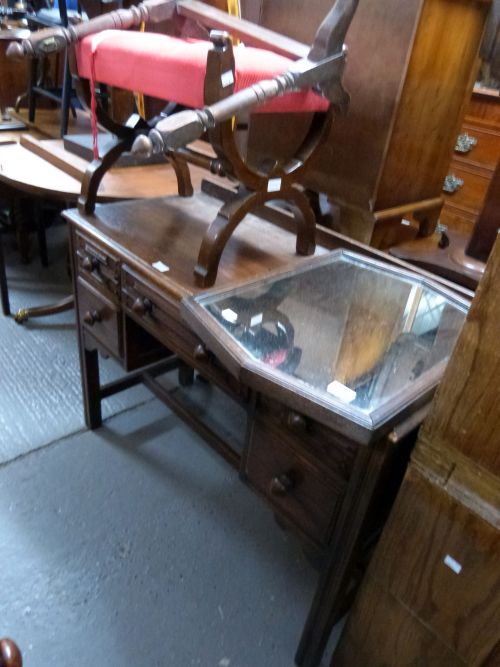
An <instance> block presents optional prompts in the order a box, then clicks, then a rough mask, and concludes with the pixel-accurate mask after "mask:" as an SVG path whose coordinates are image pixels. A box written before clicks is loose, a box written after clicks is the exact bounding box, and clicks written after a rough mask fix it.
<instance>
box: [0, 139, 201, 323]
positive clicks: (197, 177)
mask: <svg viewBox="0 0 500 667" xmlns="http://www.w3.org/2000/svg"><path fill="white" fill-rule="evenodd" d="M14 136H15V135H11V133H9V136H6V137H5V140H4V141H5V143H3V144H2V143H1V141H2V137H0V185H2V184H3V185H4V186H6V187H7V188H8V189H10V190H11V191H13V192H15V193H16V194H21V195H23V194H24V195H28V196H30V197H35V198H37V199H39V200H40V199H46V200H50V201H56V202H65V203H66V204H67V205H68V207H70V206H71V205H74V204H75V203H76V202H77V199H78V197H79V195H80V189H81V179H82V178H83V174H84V173H85V170H86V168H87V166H88V164H89V163H88V162H87V161H86V160H84V159H83V158H80V157H78V156H76V155H73V154H71V153H68V151H66V150H65V149H64V146H63V142H62V140H59V139H45V140H39V139H36V138H34V137H31V136H29V135H28V136H27V135H20V137H19V139H20V141H19V142H18V141H16V142H14V141H13V138H14ZM204 173H205V172H203V170H201V169H197V168H196V167H193V168H192V176H193V185H195V187H196V185H197V184H199V182H201V178H202V174H204ZM176 192H177V180H176V178H175V174H174V171H173V169H172V168H171V166H170V165H169V164H168V163H167V162H165V163H161V164H149V165H142V166H133V167H118V168H115V169H111V170H110V171H109V172H108V173H107V174H106V175H105V176H104V178H103V181H102V183H101V186H100V188H99V191H98V201H99V202H101V203H102V202H110V201H118V200H123V199H141V198H150V197H151V198H152V197H162V196H166V195H171V194H174V193H176ZM39 239H40V236H39ZM1 252H2V251H1V245H0V255H1ZM0 288H1V297H2V306H3V312H4V314H10V307H9V299H8V291H7V281H6V277H5V267H4V262H3V256H0ZM72 307H73V296H69V297H67V298H65V299H63V300H62V301H60V302H58V303H56V304H51V305H48V306H42V307H37V308H21V309H20V310H18V311H17V313H16V315H15V320H16V322H18V323H19V324H21V323H23V322H26V321H27V320H28V319H29V318H32V317H41V316H43V315H51V314H55V313H58V312H62V311H64V310H69V309H70V308H72Z"/></svg>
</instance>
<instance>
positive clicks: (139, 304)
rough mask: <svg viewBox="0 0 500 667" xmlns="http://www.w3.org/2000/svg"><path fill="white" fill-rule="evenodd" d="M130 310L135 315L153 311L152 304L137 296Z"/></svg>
mask: <svg viewBox="0 0 500 667" xmlns="http://www.w3.org/2000/svg"><path fill="white" fill-rule="evenodd" d="M132 310H133V311H134V313H135V314H136V315H146V314H147V313H150V312H151V311H152V310H153V304H152V303H151V301H150V300H149V299H146V298H142V297H140V296H138V297H137V299H136V300H135V301H134V303H133V304H132Z"/></svg>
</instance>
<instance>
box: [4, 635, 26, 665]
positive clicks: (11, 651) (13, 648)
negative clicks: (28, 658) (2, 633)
mask: <svg viewBox="0 0 500 667" xmlns="http://www.w3.org/2000/svg"><path fill="white" fill-rule="evenodd" d="M0 667H23V659H22V656H21V651H20V650H19V649H18V647H17V645H16V644H15V643H14V642H13V641H12V639H0Z"/></svg>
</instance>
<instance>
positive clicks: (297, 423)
mask: <svg viewBox="0 0 500 667" xmlns="http://www.w3.org/2000/svg"><path fill="white" fill-rule="evenodd" d="M286 425H287V426H288V428H289V429H290V430H291V431H295V432H296V433H304V431H305V430H306V429H307V421H306V418H305V417H304V416H303V415H301V414H299V413H298V412H294V411H293V410H290V412H289V413H288V414H287V417H286Z"/></svg>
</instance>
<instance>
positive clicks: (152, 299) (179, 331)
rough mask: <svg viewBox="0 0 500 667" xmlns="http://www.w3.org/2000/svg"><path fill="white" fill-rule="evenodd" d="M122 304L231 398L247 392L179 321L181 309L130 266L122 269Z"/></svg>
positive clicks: (144, 325) (132, 315) (170, 348)
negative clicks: (131, 269) (130, 268)
mask: <svg viewBox="0 0 500 667" xmlns="http://www.w3.org/2000/svg"><path fill="white" fill-rule="evenodd" d="M122 304H123V308H124V311H125V313H126V314H127V315H129V316H130V317H132V318H133V319H134V321H135V322H137V323H138V324H139V325H140V326H141V327H143V328H144V329H146V331H148V332H149V333H151V334H152V335H153V336H154V337H155V338H156V339H157V340H159V341H160V342H161V343H162V344H163V345H164V346H165V347H167V348H168V349H169V350H171V351H172V352H173V353H174V354H176V355H178V357H179V358H180V359H182V361H184V362H186V363H187V364H188V365H189V366H190V367H191V368H194V369H196V370H198V371H199V372H200V373H201V374H202V375H203V376H204V377H206V378H207V379H208V380H210V381H212V382H215V383H216V384H218V385H219V386H220V387H222V388H223V389H224V390H225V391H227V392H228V393H230V394H231V395H242V394H244V393H245V391H244V390H243V388H242V387H241V385H240V384H239V383H238V382H237V380H235V379H234V378H233V377H232V376H231V375H230V374H229V373H228V372H227V371H226V370H225V369H224V368H223V367H222V366H221V365H220V364H219V363H218V361H217V359H216V358H215V356H214V355H213V354H212V353H211V352H209V351H208V350H207V348H206V347H205V345H204V344H203V343H202V342H201V340H200V339H199V338H198V337H197V336H196V335H195V334H194V333H193V332H192V331H191V330H190V329H188V328H187V326H186V325H184V323H183V322H182V321H181V320H180V314H179V310H178V306H176V305H174V304H173V303H172V302H170V301H169V300H168V299H166V298H165V297H163V296H162V295H160V294H159V292H157V291H156V290H155V289H153V288H152V287H151V286H150V285H148V284H146V283H145V282H144V281H143V280H142V278H141V277H140V276H138V275H137V274H135V273H134V272H132V271H130V270H129V269H128V268H127V267H124V268H123V270H122Z"/></svg>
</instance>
